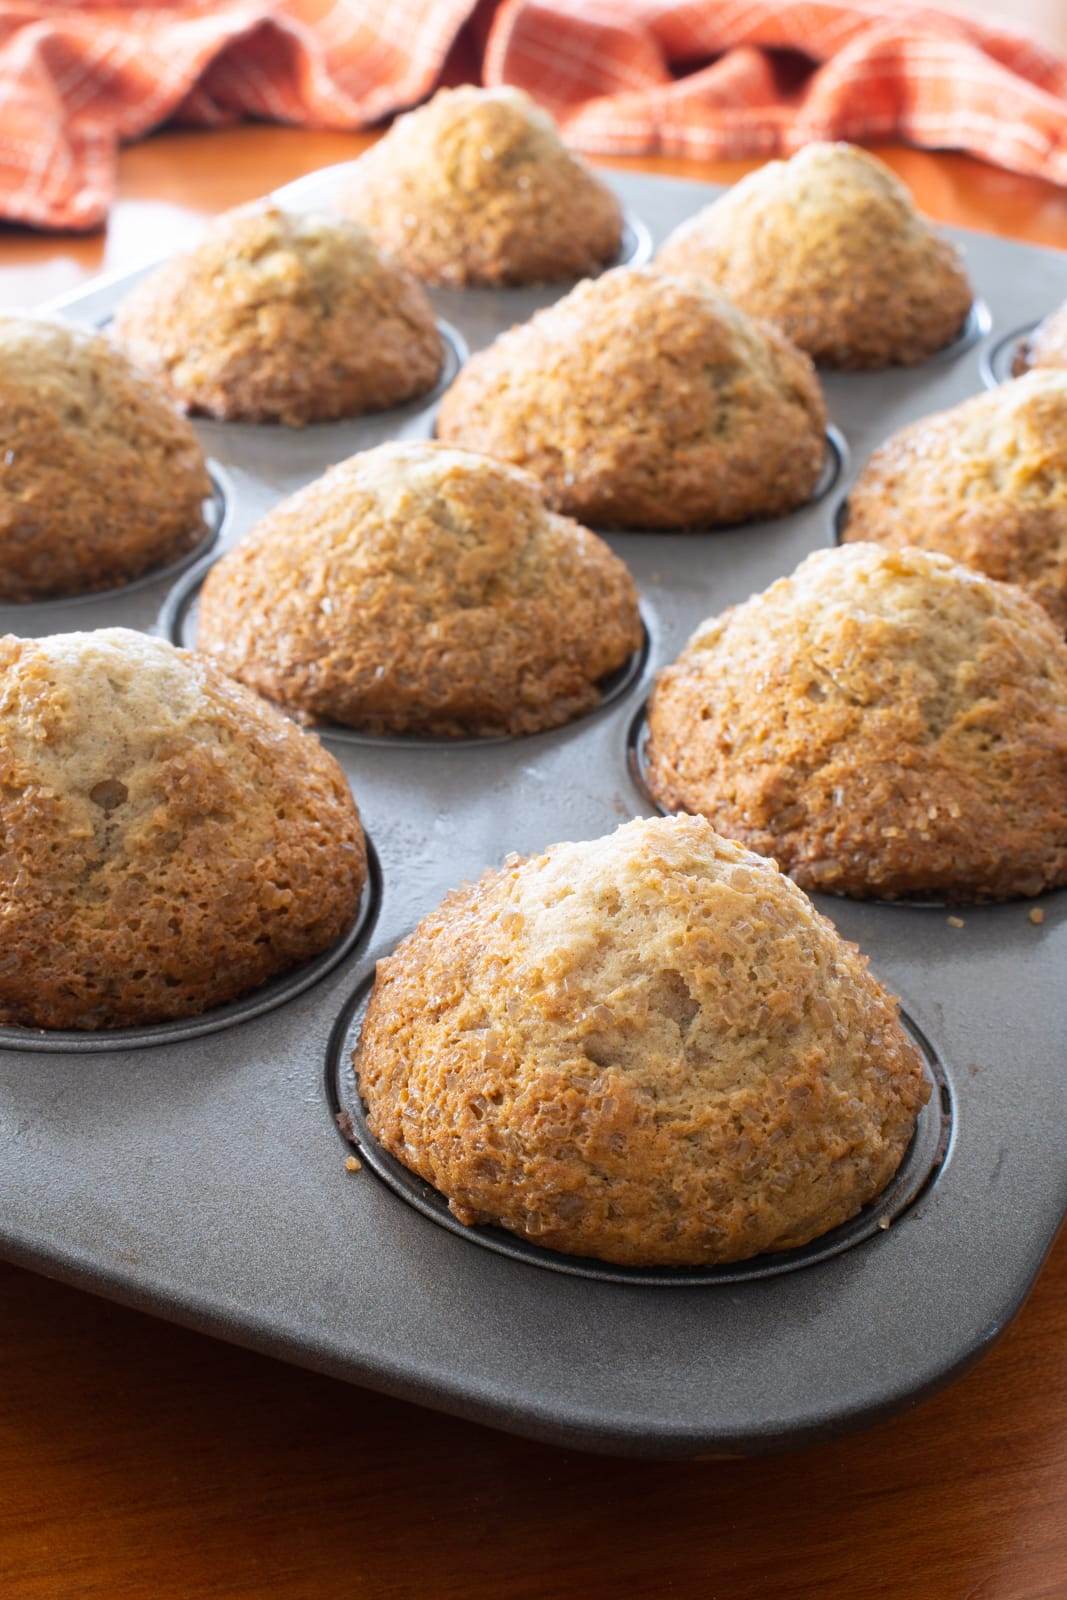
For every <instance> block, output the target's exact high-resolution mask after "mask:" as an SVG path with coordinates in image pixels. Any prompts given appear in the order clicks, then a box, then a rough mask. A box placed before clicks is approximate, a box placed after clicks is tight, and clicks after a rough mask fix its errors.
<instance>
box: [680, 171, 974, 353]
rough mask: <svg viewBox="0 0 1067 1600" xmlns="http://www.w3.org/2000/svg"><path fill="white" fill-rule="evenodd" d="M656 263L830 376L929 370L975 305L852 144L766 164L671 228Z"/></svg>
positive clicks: (961, 275)
mask: <svg viewBox="0 0 1067 1600" xmlns="http://www.w3.org/2000/svg"><path fill="white" fill-rule="evenodd" d="M656 260H657V265H658V266H660V267H662V269H663V270H664V271H665V272H696V273H699V274H700V276H701V277H703V278H705V279H706V280H707V281H708V282H709V283H711V284H712V285H714V286H715V287H716V288H718V289H720V290H722V291H723V293H725V294H728V295H729V296H730V298H731V299H732V300H735V301H736V302H737V304H738V305H739V306H743V307H744V309H745V310H746V311H748V312H750V313H751V315H752V316H756V317H766V318H767V319H768V320H769V321H771V322H774V323H777V325H778V326H779V327H780V328H782V329H783V331H784V332H785V333H787V334H788V335H789V337H790V338H791V339H792V340H793V342H794V343H795V344H798V345H799V346H800V347H801V349H803V350H807V351H808V352H809V353H810V354H811V355H812V356H813V357H814V358H815V360H816V361H817V362H819V363H820V364H823V365H826V366H830V367H887V366H893V365H902V366H913V365H914V364H915V363H916V362H920V361H925V360H926V359H927V358H928V357H929V356H932V355H933V354H934V353H935V352H936V351H938V350H940V349H942V348H943V346H945V345H947V344H950V343H951V342H952V340H953V339H955V338H956V337H957V335H958V334H959V333H960V331H961V329H962V328H963V325H964V323H965V322H966V320H967V314H968V312H969V310H970V307H971V302H972V299H973V292H972V289H971V286H970V284H969V282H968V280H967V275H966V273H965V271H964V269H963V265H962V262H961V261H960V258H959V255H958V254H957V252H956V250H955V249H954V248H953V246H952V245H951V244H949V243H948V241H947V240H945V239H942V238H940V237H939V236H938V235H937V234H936V233H935V232H934V231H933V229H932V228H931V227H930V225H929V223H928V222H927V221H926V220H925V218H923V217H922V216H920V215H919V213H918V212H917V211H916V209H915V206H914V204H913V203H912V199H911V196H910V195H909V194H908V191H907V189H905V187H904V185H903V184H902V183H900V182H899V181H898V180H897V178H895V177H894V176H893V174H892V172H890V170H889V168H888V167H886V166H885V165H884V164H883V163H882V162H881V161H879V160H878V159H877V157H875V156H872V155H869V154H868V153H867V152H866V151H865V150H860V149H857V147H856V146H855V145H850V144H810V145H806V146H805V147H804V149H802V150H800V151H799V152H798V153H797V154H796V155H795V156H793V157H792V159H791V160H789V161H771V162H768V163H767V165H766V166H763V167H760V168H759V170H758V171H756V172H753V173H751V174H750V175H749V176H748V177H746V178H742V179H741V181H740V182H739V183H736V184H735V185H734V186H733V188H732V189H729V190H728V191H727V193H726V194H724V195H723V196H722V197H721V198H720V199H718V200H714V201H712V203H711V204H710V205H709V206H705V208H704V209H703V210H702V211H699V212H697V214H696V215H695V216H693V217H690V218H689V219H688V221H686V222H683V223H682V224H681V226H680V227H678V228H676V229H675V231H674V232H673V233H672V234H671V235H670V237H669V238H668V239H667V241H666V243H665V244H664V245H663V247H662V248H661V249H660V251H659V253H658V255H657V258H656Z"/></svg>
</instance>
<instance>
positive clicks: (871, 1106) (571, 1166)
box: [355, 817, 929, 1266]
mask: <svg viewBox="0 0 1067 1600" xmlns="http://www.w3.org/2000/svg"><path fill="white" fill-rule="evenodd" d="M355 1065H356V1070H357V1073H358V1078H359V1088H360V1092H361V1094H362V1096H363V1099H364V1101H365V1102H366V1105H367V1110H368V1119H369V1123H370V1127H371V1129H372V1131H373V1133H374V1135H375V1137H376V1138H377V1139H378V1140H379V1141H380V1142H381V1143H382V1144H383V1145H384V1146H385V1148H386V1149H387V1150H389V1151H390V1152H391V1153H392V1154H393V1155H394V1156H396V1157H397V1159H398V1160H400V1161H402V1162H403V1163H404V1164H405V1165H406V1166H408V1167H410V1168H412V1170H413V1171H415V1172H417V1173H419V1174H421V1176H422V1177H423V1178H425V1179H427V1180H428V1181H429V1182H430V1183H432V1184H434V1185H436V1187H437V1188H438V1189H440V1190H441V1191H442V1192H443V1193H444V1194H445V1195H447V1196H448V1199H449V1203H450V1205H451V1208H452V1210H453V1211H454V1212H455V1214H456V1216H457V1217H459V1218H460V1219H461V1221H463V1222H466V1223H479V1222H493V1223H498V1224H500V1225H501V1226H503V1227H505V1228H509V1229H510V1230H511V1231H512V1232H514V1233H517V1234H520V1235H521V1236H523V1237H525V1238H527V1239H530V1240H532V1241H533V1242H534V1243H536V1244H540V1245H545V1246H548V1247H549V1248H551V1249H555V1250H565V1251H569V1252H572V1253H575V1254H579V1255H587V1256H597V1257H600V1258H602V1259H604V1260H607V1261H616V1262H622V1263H627V1264H630V1265H638V1266H640V1265H696V1264H710V1263H714V1262H725V1261H736V1260H741V1259H744V1258H745V1257H748V1256H752V1255H755V1254H757V1253H759V1252H761V1251H765V1250H784V1249H788V1248H789V1247H790V1246H794V1245H801V1244H804V1243H806V1242H807V1241H808V1240H810V1239H812V1238H815V1237H816V1236H818V1235H819V1234H821V1233H824V1232H826V1231H827V1230H828V1229H830V1228H833V1227H835V1226H837V1225H838V1224H839V1223H842V1222H844V1221H846V1220H847V1219H848V1218H849V1217H851V1216H853V1215H854V1214H855V1213H856V1212H857V1211H858V1210H859V1209H860V1208H861V1207H862V1206H863V1205H864V1204H866V1203H867V1202H868V1201H869V1200H871V1199H873V1198H874V1196H875V1195H877V1194H878V1193H879V1192H880V1191H881V1190H882V1189H883V1188H884V1187H885V1185H886V1184H887V1183H888V1181H889V1179H890V1178H891V1177H892V1175H893V1173H894V1172H895V1171H896V1169H897V1167H898V1166H899V1164H900V1161H901V1158H902V1157H903V1155H904V1152H905V1150H906V1149H907V1146H908V1142H909V1140H910V1138H911V1136H912V1133H913V1131H914V1127H915V1120H916V1117H917V1114H918V1112H919V1110H920V1108H921V1106H922V1105H923V1103H924V1102H925V1101H926V1099H927V1098H928V1093H929V1090H928V1085H927V1083H926V1080H925V1078H924V1074H923V1068H922V1064H921V1060H920V1058H919V1055H918V1052H917V1051H916V1050H915V1048H914V1046H913V1045H912V1044H911V1043H910V1041H909V1040H908V1038H907V1036H906V1034H905V1033H904V1031H903V1029H902V1027H901V1025H900V1022H899V1020H898V1017H897V1006H896V1002H895V1001H894V1000H893V999H891V997H890V996H889V995H888V994H887V993H886V992H885V990H884V989H882V987H881V986H880V985H879V984H878V983H876V982H875V980H874V979H873V978H872V977H871V975H870V973H869V972H868V970H867V963H866V960H865V959H864V957H863V956H861V955H860V954H859V952H858V951H857V950H856V948H855V946H854V945H850V944H846V943H845V941H844V940H842V939H841V938H840V937H839V936H838V934H837V933H836V931H835V930H834V928H833V927H832V925H831V924H830V923H829V922H828V921H827V920H826V919H825V918H824V917H821V916H820V915H819V914H818V913H817V912H816V911H815V909H814V907H813V906H812V905H811V902H810V901H809V900H808V899H807V898H806V896H805V895H803V894H801V892H800V891H799V890H798V889H797V888H796V887H795V886H794V885H793V884H792V883H790V882H789V881H788V879H786V878H784V877H783V876H782V874H781V873H780V872H778V870H777V869H776V868H775V866H774V864H773V862H770V861H766V860H764V859H763V858H761V857H760V856H755V855H750V854H749V853H748V852H747V851H745V850H742V849H740V848H739V847H738V846H737V845H735V844H732V843H730V842H729V841H727V840H725V839H722V838H720V837H719V836H718V835H717V834H716V833H715V832H714V830H713V829H712V828H711V827H710V826H709V825H708V823H706V822H705V821H704V820H703V819H701V818H696V817H677V818H671V819H667V820H665V819H661V818H657V819H653V820H651V821H650V820H640V821H636V822H631V823H627V824H626V825H625V826H623V827H621V828H619V829H618V830H617V832H615V833H614V834H612V835H610V836H609V837H608V838H604V839H597V840H594V841H592V842H591V843H585V844H558V845H554V846H553V847H552V848H551V849H549V850H547V851H546V852H545V853H544V854H543V855H540V856H536V857H533V858H532V859H529V860H526V861H522V860H520V859H519V858H518V857H515V856H512V857H510V858H509V859H508V861H507V862H506V863H505V864H504V866H503V867H502V868H500V869H499V870H496V871H491V872H487V873H486V874H485V876H484V877H483V878H482V879H481V880H480V881H479V882H478V883H475V884H472V885H467V886H465V887H464V888H461V889H458V890H457V891H456V892H455V893H453V894H451V895H449V896H448V898H447V899H446V900H445V901H444V903H443V904H442V905H441V906H440V907H439V908H438V910H436V911H434V912H433V913H432V914H431V915H430V916H428V917H426V918H424V920H423V921H422V922H421V923H420V924H419V926H418V927H417V928H416V930H415V931H414V933H412V934H411V935H410V936H409V937H408V938H407V939H405V940H404V941H403V943H402V944H400V945H399V946H398V948H397V949H396V951H395V952H394V953H393V954H392V955H391V956H389V957H387V958H386V959H385V960H384V961H381V962H379V963H378V971H377V977H376V980H375V985H374V992H373V994H372V996H371V1000H370V1005H369V1008H368V1011H367V1016H366V1020H365V1022H364V1025H363V1033H362V1039H361V1041H360V1047H359V1050H358V1051H357V1053H356V1058H355Z"/></svg>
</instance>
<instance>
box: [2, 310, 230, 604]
mask: <svg viewBox="0 0 1067 1600" xmlns="http://www.w3.org/2000/svg"><path fill="white" fill-rule="evenodd" d="M210 494H211V479H210V478H209V477H208V471H207V467H206V465H205V463H204V454H203V451H202V450H201V448H200V444H199V441H198V439H197V437H196V434H195V433H194V432H193V429H192V428H191V427H190V425H189V423H188V422H187V421H186V420H185V418H184V417H182V416H179V415H178V413H177V412H176V411H175V410H174V407H173V406H172V405H171V404H170V402H169V400H168V399H167V397H166V395H165V394H164V393H163V392H162V390H161V389H159V388H158V386H157V385H156V384H155V383H153V382H152V381H151V379H149V378H146V377H144V376H143V375H142V374H141V373H139V372H137V371H135V370H134V368H133V367H131V365H130V363H129V362H128V361H127V360H126V357H125V356H124V355H121V354H120V353H119V351H117V350H115V349H113V348H112V347H111V345H110V344H109V343H108V342H107V340H106V339H102V338H100V337H99V336H98V335H96V334H93V333H86V332H85V331H83V330H82V329H80V328H73V327H68V326H67V325H66V324H64V323H62V322H51V321H46V320H45V319H43V318H38V317H29V316H0V601H26V600H43V599H47V598H50V597H53V596H59V595H73V594H87V593H89V592H91V591H92V590H95V589H111V588H115V587H117V586H118V585H119V584H123V583H128V582H129V581H130V580H131V579H133V578H137V577H140V575H141V574H142V573H144V572H148V571H150V570H151V568H153V567H159V566H164V565H166V563H167V562H170V561H176V560H177V559H178V557H179V556H182V555H184V554H185V553H186V552H187V551H188V550H191V549H193V547H194V546H195V545H196V544H198V543H199V541H200V540H201V539H202V538H203V537H204V534H205V532H206V529H205V524H204V501H205V499H206V498H207V497H208V496H209V495H210Z"/></svg>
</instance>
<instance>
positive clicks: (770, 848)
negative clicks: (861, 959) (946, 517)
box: [648, 544, 1067, 900]
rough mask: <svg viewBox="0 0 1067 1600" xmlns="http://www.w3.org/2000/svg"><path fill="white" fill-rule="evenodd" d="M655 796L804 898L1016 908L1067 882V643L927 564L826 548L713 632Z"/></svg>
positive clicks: (661, 727)
mask: <svg viewBox="0 0 1067 1600" xmlns="http://www.w3.org/2000/svg"><path fill="white" fill-rule="evenodd" d="M649 726H650V750H649V766H648V781H649V786H650V788H651V790H652V793H653V794H654V795H655V797H656V799H657V800H658V801H659V802H660V804H661V805H663V806H664V807H666V808H667V809H668V810H674V809H682V810H685V811H692V812H701V813H702V814H703V815H704V816H706V817H708V818H710V820H711V821H712V822H713V823H714V824H715V826H716V827H717V828H720V829H721V830H722V832H723V833H725V834H727V835H729V836H730V837H731V838H735V839H739V840H741V842H742V843H744V844H746V845H749V846H750V847H751V848H754V849H758V850H759V851H760V852H761V853H762V854H764V855H769V856H774V857H775V858H776V859H777V861H778V862H779V863H780V864H781V866H782V867H783V868H784V869H785V871H787V872H789V873H790V874H791V875H792V876H793V877H794V878H795V879H796V881H797V882H798V883H800V884H802V885H803V886H804V888H806V889H822V890H825V891H827V892H829V893H832V894H845V895H853V896H856V897H859V898H862V897H864V896H868V895H877V896H881V897H882V898H884V899H896V898H899V897H902V896H909V895H911V896H915V895H920V896H922V895H933V896H938V897H942V898H944V899H946V900H1000V899H1005V898H1008V897H1010V896H1016V895H1033V894H1039V893H1040V892H1041V891H1042V890H1043V889H1048V888H1052V887H1054V886H1056V885H1058V884H1062V883H1064V882H1065V881H1067V645H1065V644H1064V642H1063V639H1062V637H1061V636H1060V634H1059V632H1058V630H1057V629H1056V628H1055V627H1054V626H1053V625H1052V623H1051V622H1050V621H1049V619H1048V617H1047V616H1046V615H1045V613H1044V612H1043V611H1042V610H1041V609H1040V607H1039V606H1037V605H1035V604H1034V602H1033V601H1032V600H1030V599H1029V598H1028V596H1026V595H1025V594H1023V592H1022V591H1021V590H1020V589H1017V588H1015V586H1014V585H1012V584H1005V583H996V582H995V581H994V580H993V579H991V578H985V577H982V576H981V575H980V574H978V573H974V572H970V571H969V570H968V569H967V568H966V567H960V566H956V565H955V564H954V563H953V562H951V561H949V559H948V557H947V556H942V555H934V554H930V553H929V552H927V551H925V550H886V549H883V548H882V547H881V546H880V545H872V544H853V545H845V546H843V547H841V548H840V549H835V550H821V551H819V552H818V553H817V554H815V555H813V556H809V557H808V559H807V560H806V561H804V562H802V563H801V565H800V566H799V567H798V569H797V571H796V572H795V573H794V574H793V576H792V577H790V578H782V579H780V580H779V581H778V582H777V583H774V584H772V585H771V587H770V588H769V589H767V590H765V591H764V593H763V594H759V595H756V596H755V597H754V598H753V599H751V600H749V601H747V602H746V603H745V604H744V605H740V606H735V607H733V608H731V609H730V610H729V611H726V612H724V613H723V615H722V616H721V617H716V618H712V619H711V620H710V621H708V622H706V623H705V624H704V626H703V627H701V628H699V629H698V630H697V632H696V633H695V634H694V635H693V638H692V639H691V640H690V641H689V644H688V645H687V646H686V649H685V650H684V651H683V653H682V655H681V656H680V658H679V659H678V661H677V662H675V664H674V665H673V666H671V667H668V668H667V670H666V671H665V672H663V673H661V675H660V677H659V680H658V682H657V684H656V687H655V690H654V693H653V696H652V700H651V703H650V708H649Z"/></svg>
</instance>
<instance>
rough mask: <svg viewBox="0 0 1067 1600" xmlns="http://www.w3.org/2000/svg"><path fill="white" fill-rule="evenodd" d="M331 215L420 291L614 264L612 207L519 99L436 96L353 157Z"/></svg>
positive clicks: (550, 277) (552, 276)
mask: <svg viewBox="0 0 1067 1600" xmlns="http://www.w3.org/2000/svg"><path fill="white" fill-rule="evenodd" d="M339 204H340V205H341V207H342V209H343V210H345V211H346V212H347V213H348V214H349V215H351V216H354V217H356V218H358V219H359V220H360V221H361V222H363V223H365V224H366V226H367V227H368V228H369V229H370V230H371V232H372V233H373V234H374V236H375V238H376V239H377V240H378V242H379V243H380V244H381V245H382V246H383V247H384V248H385V249H387V250H389V251H390V252H391V253H392V254H393V255H395V256H396V257H397V259H398V260H400V261H403V262H404V264H405V266H407V267H408V268H409V269H410V270H411V271H412V272H414V273H415V274H416V276H417V277H420V278H423V279H425V280H426V281H427V282H429V283H446V284H457V285H461V284H478V283H481V284H489V285H493V284H522V283H538V282H556V281H558V280H560V279H563V278H577V277H581V276H583V275H584V274H585V273H588V272H593V271H595V270H596V269H597V268H598V267H602V266H605V265H607V264H608V263H610V262H611V261H613V260H615V259H616V257H617V256H618V253H619V246H620V242H621V236H622V214H621V211H620V208H619V202H618V201H617V200H616V198H615V196H614V195H613V194H612V192H611V190H610V189H609V188H608V187H607V185H606V184H604V183H602V182H601V180H600V179H599V178H598V177H597V176H596V174H595V173H594V172H592V171H590V169H589V168H588V167H587V166H586V165H585V164H584V163H583V162H581V161H579V160H578V159H577V157H575V156H573V155H572V154H571V153H570V151H569V150H567V149H566V147H565V146H564V145H563V143H562V141H561V140H560V137H559V134H558V132H557V130H556V126H555V124H554V123H553V121H552V119H551V117H549V116H548V115H547V114H546V113H545V112H544V111H542V110H540V109H539V108H538V107H537V106H536V105H535V104H534V103H533V101H532V100H530V99H529V98H528V96H526V95H525V94H523V93H522V92H521V90H518V89H511V88H498V89H479V88H472V87H463V88H459V89H442V90H440V91H439V92H438V93H437V94H436V95H435V96H434V98H433V99H432V100H431V101H430V102H429V104H427V105H424V106H420V107H419V108H418V110H416V111H411V112H409V113H408V114H407V115H406V116H403V117H398V118H397V120H396V121H395V122H394V123H393V126H392V128H391V129H390V130H389V132H388V133H387V134H386V135H385V137H384V138H383V139H381V140H379V142H378V143H377V144H376V145H374V146H373V148H372V149H370V150H368V151H367V152H366V154H365V155H362V156H361V157H360V158H359V160H358V162H356V163H355V166H354V167H353V170H352V175H351V178H350V180H349V182H348V184H347V186H346V188H345V190H344V193H343V194H342V195H341V197H340V201H339Z"/></svg>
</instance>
